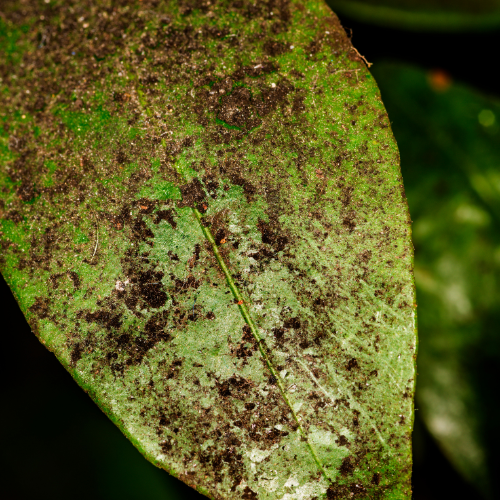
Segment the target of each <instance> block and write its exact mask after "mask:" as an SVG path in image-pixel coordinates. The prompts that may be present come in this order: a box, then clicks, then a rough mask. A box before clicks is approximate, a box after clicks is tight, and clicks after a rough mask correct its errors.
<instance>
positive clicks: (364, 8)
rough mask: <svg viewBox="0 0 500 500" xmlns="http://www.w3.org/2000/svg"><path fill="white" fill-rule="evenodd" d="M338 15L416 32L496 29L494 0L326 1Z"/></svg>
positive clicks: (499, 20) (499, 8)
mask: <svg viewBox="0 0 500 500" xmlns="http://www.w3.org/2000/svg"><path fill="white" fill-rule="evenodd" d="M328 4H329V5H330V6H331V7H332V9H333V10H334V11H336V12H338V13H339V14H345V15H346V16H349V17H352V18H353V19H357V20H359V21H362V22H366V23H374V24H379V25H381V26H390V27H394V28H399V29H409V30H416V31H440V32H446V31H449V32H453V31H471V30H473V31H475V30H486V29H494V28H498V26H499V25H500V2H499V1H498V0H352V1H351V0H328Z"/></svg>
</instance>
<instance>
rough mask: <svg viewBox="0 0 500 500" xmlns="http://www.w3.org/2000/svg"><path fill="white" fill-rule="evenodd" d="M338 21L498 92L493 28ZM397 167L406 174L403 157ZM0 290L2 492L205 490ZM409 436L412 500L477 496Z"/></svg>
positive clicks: (172, 493)
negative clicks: (181, 476) (141, 435)
mask: <svg viewBox="0 0 500 500" xmlns="http://www.w3.org/2000/svg"><path fill="white" fill-rule="evenodd" d="M341 20H342V22H343V25H344V26H345V28H346V30H347V32H348V33H351V34H352V40H353V43H354V45H355V47H356V48H357V49H358V50H359V51H360V53H361V54H363V55H364V56H365V57H366V58H367V60H368V61H370V62H373V63H374V64H376V63H377V61H381V60H385V61H387V60H391V61H400V62H406V63H411V64H415V65H418V66H420V67H423V68H426V69H442V70H444V71H446V72H447V73H448V74H449V75H450V76H451V77H452V78H453V79H454V80H457V81H461V82H464V83H467V84H468V85H470V86H471V87H475V88H476V89H478V90H480V91H483V92H485V93H487V94H490V95H496V96H498V97H500V85H499V79H498V77H497V75H496V73H495V69H494V68H495V66H496V62H495V61H496V59H497V57H498V56H497V49H498V48H499V47H500V31H495V32H488V33H480V34H475V33H470V34H429V33H412V32H406V31H398V30H394V29H385V28H379V27H373V26H369V25H365V24H361V23H358V22H355V21H353V20H351V19H347V18H345V17H342V16H341ZM402 171H403V177H404V175H405V165H404V164H403V165H402ZM0 298H1V300H0V308H1V316H0V317H1V318H2V326H1V328H0V332H1V336H2V351H1V362H0V370H1V373H0V375H1V378H0V380H1V382H2V386H3V391H2V392H3V396H4V397H3V404H2V409H1V412H0V415H1V416H0V429H2V434H3V439H2V441H3V442H2V454H1V460H2V463H1V470H2V476H3V480H2V482H1V483H0V498H2V499H4V500H32V499H40V500H43V499H51V500H58V499H71V500H78V499H87V498H92V499H94V500H99V499H103V500H104V499H105V500H114V499H117V500H118V499H119V500H125V499H140V500H147V499H159V498H162V499H168V500H174V499H191V498H203V497H201V495H199V494H197V493H196V492H195V491H194V490H191V489H190V488H188V487H187V486H185V485H184V484H183V483H181V482H179V481H177V480H176V479H174V478H172V477H171V476H169V475H168V474H167V473H165V472H163V471H161V470H159V469H156V468H155V467H154V466H153V465H151V464H149V463H148V462H147V461H146V460H145V459H144V458H142V456H141V455H140V454H139V452H137V451H136V450H135V449H134V447H133V446H132V445H131V444H130V443H129V442H128V441H127V440H126V439H125V438H124V437H123V436H122V435H121V433H120V431H119V430H118V429H117V428H116V427H115V426H114V425H113V424H112V423H111V422H110V421H109V420H108V419H107V417H106V416H105V415H104V414H103V413H102V412H101V411H100V410H99V409H98V408H97V406H96V405H95V404H94V403H93V402H92V401H91V399H90V398H89V397H88V396H87V395H86V394H85V393H84V392H83V391H82V390H81V389H80V388H79V387H78V386H77V385H76V383H75V382H74V381H73V380H72V378H71V377H70V376H69V374H68V373H67V372H66V371H65V370H64V368H63V367H62V366H61V365H60V364H59V362H58V361H57V360H56V358H55V356H54V355H53V354H51V353H50V352H49V351H47V350H46V349H45V348H44V347H43V346H42V344H40V343H39V342H38V340H37V339H36V337H35V336H34V335H33V334H32V333H31V331H30V328H29V326H28V324H27V323H26V321H25V319H24V317H23V315H22V313H21V312H20V310H19V308H18V306H17V304H16V302H15V299H14V298H13V296H12V294H11V293H10V291H9V289H8V287H7V285H6V284H5V281H4V280H3V279H1V281H0ZM494 396H495V395H492V397H494ZM413 443H414V472H413V489H414V498H415V499H416V500H424V499H425V500H434V499H435V500H438V499H440V500H441V499H446V498H453V499H454V500H459V499H468V500H475V499H478V500H479V499H481V498H482V497H481V495H480V494H479V493H478V492H477V491H476V490H475V488H474V487H473V486H471V485H469V484H467V483H466V482H465V481H464V480H463V479H462V478H461V476H460V475H459V474H458V473H457V472H455V470H454V469H453V468H452V466H451V465H450V464H449V462H448V460H447V459H446V457H445V456H444V455H443V454H442V452H441V451H440V449H439V448H438V446H437V445H436V443H435V442H434V440H433V438H432V437H431V436H430V434H429V433H428V431H427V430H426V428H425V426H424V424H423V423H422V421H421V419H420V418H419V412H418V408H417V411H416V421H415V432H414V438H413Z"/></svg>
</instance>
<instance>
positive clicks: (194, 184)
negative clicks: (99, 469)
mask: <svg viewBox="0 0 500 500" xmlns="http://www.w3.org/2000/svg"><path fill="white" fill-rule="evenodd" d="M143 5H144V4H143ZM52 7H53V6H48V7H45V8H46V11H45V13H44V14H43V15H41V16H39V15H38V14H39V12H30V11H29V9H27V10H23V11H22V12H21V11H19V12H17V13H15V15H14V14H13V15H12V19H15V20H16V22H19V15H21V16H24V21H25V24H26V26H28V29H27V30H26V33H30V37H27V38H28V44H27V46H26V47H25V48H24V49H23V48H22V44H21V45H19V52H20V54H18V55H20V56H21V57H22V58H23V64H24V66H20V67H21V68H24V67H25V66H26V67H27V68H28V69H27V70H26V71H25V70H24V69H21V71H20V73H19V75H12V74H10V73H7V72H6V68H3V69H4V71H3V81H4V84H5V86H4V91H5V95H6V101H5V102H6V107H5V109H4V112H3V119H4V121H5V122H6V123H5V125H6V126H5V127H4V131H5V132H6V134H4V136H5V138H4V141H3V144H4V149H3V152H4V158H3V161H4V165H5V169H4V177H3V181H2V183H3V186H4V190H3V194H4V204H3V207H2V208H3V214H2V215H3V221H2V237H3V247H4V250H5V253H4V255H3V261H2V272H3V273H4V275H5V276H6V278H7V280H8V281H9V283H10V285H11V287H12V289H13V291H14V293H15V295H16V296H17V298H18V300H19V302H20V304H21V307H22V308H23V309H24V311H25V312H26V313H27V315H28V319H29V320H30V321H31V323H32V325H33V327H34V328H35V330H36V332H37V334H38V335H39V336H40V338H41V340H42V342H44V343H46V344H47V346H48V347H49V348H50V349H51V350H53V351H54V352H55V353H56V355H57V356H58V357H59V359H60V360H61V361H62V362H63V364H64V365H65V366H66V367H67V369H68V370H69V371H70V372H71V373H72V375H73V376H74V377H75V378H76V379H77V381H78V382H79V383H80V384H81V385H82V386H83V387H84V388H85V389H86V390H88V391H89V392H90V394H91V395H92V396H93V398H94V399H95V400H96V401H97V402H98V403H99V404H100V405H101V407H102V408H103V409H104V410H105V411H106V412H107V413H108V415H109V416H110V417H111V418H112V419H113V421H115V423H117V425H118V426H119V427H120V428H121V429H122V431H123V432H124V433H125V434H126V435H128V436H129V438H130V439H131V440H132V441H133V443H134V444H135V445H136V446H137V447H138V448H139V449H140V450H141V451H142V452H143V453H144V454H145V455H146V456H147V457H148V458H149V459H150V460H152V461H153V462H155V463H156V464H158V465H161V466H163V467H164V468H166V469H167V470H169V471H170V472H172V473H173V474H175V475H178V476H179V477H181V478H182V479H183V480H184V481H185V482H187V483H189V484H193V485H197V487H198V488H199V489H200V491H202V492H203V493H205V494H208V495H211V496H219V495H222V496H224V497H230V496H231V497H241V496H242V497H243V498H253V497H255V495H257V493H256V492H259V494H260V496H263V495H269V497H270V498H272V497H275V496H283V494H285V495H293V496H296V495H300V496H301V498H311V497H313V496H318V494H319V495H325V493H326V492H327V490H328V497H329V498H335V497H339V496H345V495H350V494H353V495H354V494H355V495H358V494H365V493H367V494H371V493H375V492H378V493H379V494H380V495H382V496H385V497H390V496H391V495H397V496H398V497H401V496H405V495H406V496H407V495H408V493H409V486H408V483H407V481H408V476H409V464H410V455H409V432H410V430H411V423H412V418H413V414H412V402H411V396H412V392H413V374H414V366H413V364H414V348H415V338H414V319H413V290H412V284H411V251H410V246H409V230H408V227H407V226H408V219H407V212H406V205H405V201H404V198H403V197H402V185H401V178H400V175H399V170H398V167H397V164H398V155H397V150H396V148H395V145H394V142H393V140H392V136H391V135H390V131H389V128H388V124H387V122H386V116H385V114H384V112H383V107H382V106H381V103H380V100H379V97H378V94H377V92H376V87H375V86H374V85H373V81H372V80H371V78H370V76H369V75H368V74H367V72H366V70H364V69H363V66H362V64H361V60H360V57H359V55H358V54H357V53H356V52H355V51H353V50H352V49H351V47H350V45H349V44H348V42H347V40H346V38H345V36H344V34H343V31H342V30H341V29H340V27H339V25H338V23H337V22H336V20H335V18H334V17H331V16H328V11H327V10H326V9H325V8H324V7H323V6H321V5H317V4H316V3H310V4H306V5H305V8H304V6H303V5H302V4H300V3H297V5H295V4H293V5H292V7H291V9H290V10H289V8H288V6H287V5H286V4H283V5H281V6H279V8H276V9H275V10H276V12H274V10H273V8H272V7H270V6H263V7H259V8H258V9H261V10H262V13H261V15H262V16H264V19H265V22H264V23H262V20H261V18H259V12H260V11H259V12H257V13H256V12H253V11H252V12H246V11H245V10H241V9H242V7H240V6H235V9H229V10H228V9H227V8H225V7H224V5H221V6H220V7H218V8H219V10H215V11H212V10H209V9H206V8H204V7H203V6H202V7H203V8H202V9H201V11H200V10H199V9H197V8H196V6H194V8H193V7H192V6H190V5H184V4H181V5H180V6H178V5H177V4H175V5H174V4H172V5H171V8H169V9H167V10H166V11H165V14H168V15H167V16H164V17H160V18H159V17H158V15H157V14H158V11H154V10H151V11H145V10H137V11H132V13H130V11H129V9H128V8H126V9H122V10H120V11H119V15H117V14H116V12H114V11H112V10H111V11H110V10H103V11H98V12H95V11H92V9H90V10H82V8H81V6H80V4H79V5H78V7H77V8H76V9H74V10H72V9H69V8H68V9H66V6H64V8H63V9H62V10H58V9H57V8H56V9H55V10H54V11H51V10H50V9H51V8H52ZM155 7H156V5H155ZM79 9H80V10H79ZM238 9H240V10H238ZM14 11H15V9H14ZM14 11H13V12H14ZM89 12H90V14H89ZM134 12H135V14H134ZM34 14H37V17H34ZM80 14H82V15H80ZM191 14H192V16H191V17H189V16H190V15H191ZM247 14H251V15H250V16H248V15H247ZM46 15H47V17H46ZM273 15H275V17H272V16H273ZM86 16H87V18H86ZM115 16H116V17H117V19H113V18H114V17H115ZM224 16H226V17H224ZM248 18H250V19H251V21H248V20H247V19H248ZM37 19H41V20H42V21H45V20H47V22H46V23H42V25H43V26H42V27H39V26H37V25H36V23H37V22H38V21H37ZM125 20H126V21H125ZM78 23H80V24H81V28H80V24H78ZM196 23H199V24H196ZM224 23H227V24H224ZM6 24H7V33H12V30H16V25H15V24H13V23H12V20H11V19H7V23H6ZM30 26H31V27H30ZM298 27H300V28H301V30H298V29H297V28H298ZM55 28H57V29H55ZM17 29H18V31H19V28H17ZM30 29H31V32H30ZM21 31H23V30H22V29H21ZM23 32H24V31H23ZM56 32H57V33H58V45H57V48H55V46H54V44H52V45H50V43H49V42H48V41H47V40H49V41H50V40H52V41H53V40H54V34H55V33H56ZM259 32H261V33H263V35H264V36H263V37H262V38H260V39H259V38H258V37H257V38H256V37H255V35H256V33H259ZM101 33H104V35H103V37H104V39H101V40H99V37H98V36H94V35H99V34H101ZM270 33H273V34H272V35H271V34H270ZM292 33H293V38H290V37H291V34H292ZM89 35H90V36H89ZM198 35H201V36H198ZM232 35H235V38H234V40H233V39H232V38H233V36H232ZM275 35H276V37H275ZM9 36H10V35H9ZM44 36H45V41H44ZM47 37H48V38H47ZM266 37H267V38H266ZM199 39H202V41H203V43H198V40H199ZM34 40H37V42H36V43H38V42H39V43H38V45H35V44H34ZM123 40H126V41H125V42H124V41H123ZM311 40H312V41H311ZM23 43H24V42H23ZM30 43H31V46H30ZM158 47H161V48H162V50H163V51H164V52H160V54H158V52H156V49H157V48H158ZM70 49H73V50H71V52H70ZM16 50H17V49H16ZM23 50H24V51H25V52H24V53H23ZM36 50H40V51H41V55H43V56H45V57H46V61H45V63H46V65H45V66H43V64H41V65H40V64H39V63H38V64H37V65H34V64H33V62H34V60H36V61H40V60H41V58H40V53H37V54H36V56H34V53H35V52H36ZM332 51H333V54H334V56H335V57H332ZM70 53H71V57H70V56H69V54H70ZM117 54H118V55H117ZM123 54H125V56H123ZM221 55H223V57H220V56H221ZM216 56H219V57H216ZM33 58H35V59H33ZM73 58H74V59H73ZM42 60H43V58H42ZM208 61H210V63H208V65H207V62H208ZM211 61H217V63H216V65H215V67H212V62H211ZM54 62H55V63H56V64H53V63H54ZM158 66H159V67H164V68H165V69H167V72H166V73H160V72H159V70H157V69H156V68H157V67H158ZM172 67H175V68H176V71H175V72H170V73H169V72H168V70H169V69H171V68H172ZM200 68H201V71H200ZM59 72H61V73H62V74H63V75H64V80H62V79H61V78H58V77H61V76H63V75H62V74H59ZM12 80H16V82H15V83H16V86H14V85H12ZM61 82H63V85H62V87H61V86H59V85H60V84H61ZM17 85H18V86H19V87H17ZM49 89H50V91H49V95H51V97H50V98H48V97H45V98H43V99H42V101H39V98H40V96H41V95H46V94H45V93H46V92H47V90H49ZM42 90H43V92H42ZM50 92H53V93H52V94H50ZM26 96H28V97H26ZM211 96H212V97H211ZM326 109H328V113H325V111H324V110H326ZM159 110H162V111H161V112H160V111H159ZM311 123H314V128H311V126H310V124H311ZM355 127H357V129H355ZM352 129H355V130H359V132H357V133H355V134H349V131H350V130H352ZM56 152H57V154H56ZM60 158H62V160H63V161H61V160H60ZM270 158H272V160H271V162H270ZM56 160H57V161H56ZM58 162H59V164H58ZM54 164H55V165H54ZM290 193H292V196H290ZM181 197H182V199H181ZM312 256H314V257H312ZM214 257H215V258H214ZM227 266H228V267H227ZM221 271H222V272H221ZM242 273H243V274H242ZM225 280H227V282H228V283H227V285H229V286H227V285H226V284H225ZM299 283H300V284H299ZM231 292H232V295H233V297H231V295H230V294H231ZM228 294H229V297H228V296H227V295H228ZM332 333H333V334H332ZM372 378H373V379H375V378H376V380H375V382H372V381H371V379H372ZM194 395H197V396H198V397H197V398H196V399H195V401H194V403H193V401H192V400H191V401H190V399H189V398H191V399H192V398H193V396H194ZM200 429H204V430H200ZM396 450H397V451H396ZM332 481H333V483H332ZM370 492H371V493H370Z"/></svg>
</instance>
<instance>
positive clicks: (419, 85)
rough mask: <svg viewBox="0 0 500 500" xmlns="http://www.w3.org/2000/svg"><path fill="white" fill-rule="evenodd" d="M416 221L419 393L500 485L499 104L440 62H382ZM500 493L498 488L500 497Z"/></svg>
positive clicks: (445, 442)
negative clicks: (428, 67) (434, 65)
mask: <svg viewBox="0 0 500 500" xmlns="http://www.w3.org/2000/svg"><path fill="white" fill-rule="evenodd" d="M373 74H374V75H375V77H376V79H377V82H378V83H379V86H380V89H381V92H382V96H383V99H384V103H385V105H386V106H387V109H388V113H389V116H390V118H391V122H392V125H393V130H394V134H395V136H396V139H397V141H398V145H399V148H400V152H401V164H402V171H403V176H404V180H405V188H406V193H407V196H408V203H409V205H410V213H411V215H412V219H413V220H414V226H413V241H414V245H415V279H416V284H417V296H418V304H419V308H418V314H419V334H420V335H419V336H420V343H419V356H418V371H419V378H418V391H417V404H418V407H419V409H420V410H421V411H422V414H423V418H424V420H425V422H426V424H427V426H428V427H429V429H430V431H431V432H432V434H433V435H434V436H435V437H436V439H437V440H438V442H439V443H440V445H441V446H442V448H443V450H444V451H445V452H446V454H447V455H448V457H449V458H450V460H451V461H452V462H453V464H454V465H455V466H456V467H457V468H458V469H459V470H460V471H461V472H462V474H463V475H464V476H466V477H467V478H468V479H469V480H470V481H472V482H474V483H475V484H476V485H477V486H478V487H479V488H480V489H481V490H482V491H483V492H484V493H485V494H488V495H489V496H491V497H493V496H494V495H495V494H497V493H498V491H496V490H495V488H497V486H496V481H495V479H496V478H495V474H496V471H497V470H498V466H497V464H498V458H496V457H497V449H498V446H499V444H500V443H499V432H498V421H499V417H500V414H499V403H498V382H497V380H498V376H497V374H496V367H498V366H499V363H500V335H499V326H498V325H499V324H500V308H499V304H500V231H499V229H500V147H499V145H500V103H499V102H498V101H496V100H493V99H488V98H487V97H485V96H482V95H479V94H478V93H476V92H474V91H472V90H471V89H469V88H467V87H464V86H462V85H459V84H455V83H453V82H452V80H451V79H450V77H449V76H447V75H446V74H444V73H443V72H441V71H431V72H427V73H426V72H424V71H423V70H420V69H416V68H410V67H406V66H403V65H397V64H376V65H375V66H374V71H373ZM497 498H498V496H497Z"/></svg>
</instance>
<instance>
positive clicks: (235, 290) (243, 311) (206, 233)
mask: <svg viewBox="0 0 500 500" xmlns="http://www.w3.org/2000/svg"><path fill="white" fill-rule="evenodd" d="M192 210H193V213H194V216H195V217H196V220H197V221H198V223H199V224H200V227H201V230H202V232H203V235H204V236H205V238H206V239H207V241H208V242H209V243H210V246H211V247H212V251H213V253H214V255H215V258H216V260H217V263H218V264H219V266H220V268H221V270H222V272H223V273H224V276H225V278H226V281H227V284H228V286H229V289H230V290H231V292H232V294H233V297H234V298H235V299H236V301H237V305H238V309H239V311H240V313H241V315H242V316H243V319H244V320H245V322H246V323H247V325H248V326H249V328H250V330H251V332H252V335H253V337H254V338H255V340H256V342H257V346H258V348H259V352H260V354H261V356H262V358H263V359H264V361H265V363H266V365H267V367H268V369H269V371H270V372H271V375H272V376H274V378H275V379H276V382H277V384H278V387H279V390H280V392H281V396H282V397H283V399H284V401H285V403H286V405H287V406H288V408H289V409H290V411H291V413H292V416H293V419H294V420H295V422H296V424H297V426H298V429H299V432H300V434H301V436H302V438H303V439H304V441H305V442H306V444H307V447H308V449H309V451H310V453H311V455H312V456H313V458H314V461H315V462H316V465H317V466H318V468H319V470H320V472H321V474H322V475H323V476H324V477H325V479H327V480H328V479H329V478H328V475H327V474H326V471H325V469H324V467H323V464H322V463H321V461H320V459H319V457H318V455H317V453H316V450H315V449H314V447H313V445H312V444H311V443H310V441H309V439H308V437H307V434H306V432H305V430H304V428H303V427H302V425H301V423H300V421H299V418H298V415H297V413H296V412H295V410H294V409H293V406H292V404H291V403H290V400H289V399H288V395H287V393H286V390H285V385H284V383H283V380H282V379H281V376H280V374H279V372H278V371H277V370H276V368H275V367H274V366H273V363H272V361H271V359H270V358H269V356H268V355H267V353H266V351H265V349H264V347H263V345H262V344H263V339H262V338H261V336H260V335H259V332H258V329H257V326H256V324H255V322H254V321H253V319H252V317H251V316H250V312H249V310H248V307H247V305H246V303H245V301H244V300H243V296H242V295H241V293H240V291H239V290H238V287H237V286H236V283H235V282H234V280H233V277H232V275H231V272H230V271H229V269H228V267H227V265H226V263H225V262H224V259H223V258H222V255H221V253H220V252H219V249H218V247H217V243H216V242H215V239H214V237H213V235H212V233H211V231H210V229H209V228H207V227H206V226H204V225H203V222H202V214H201V213H200V212H199V210H197V209H196V208H192Z"/></svg>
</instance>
